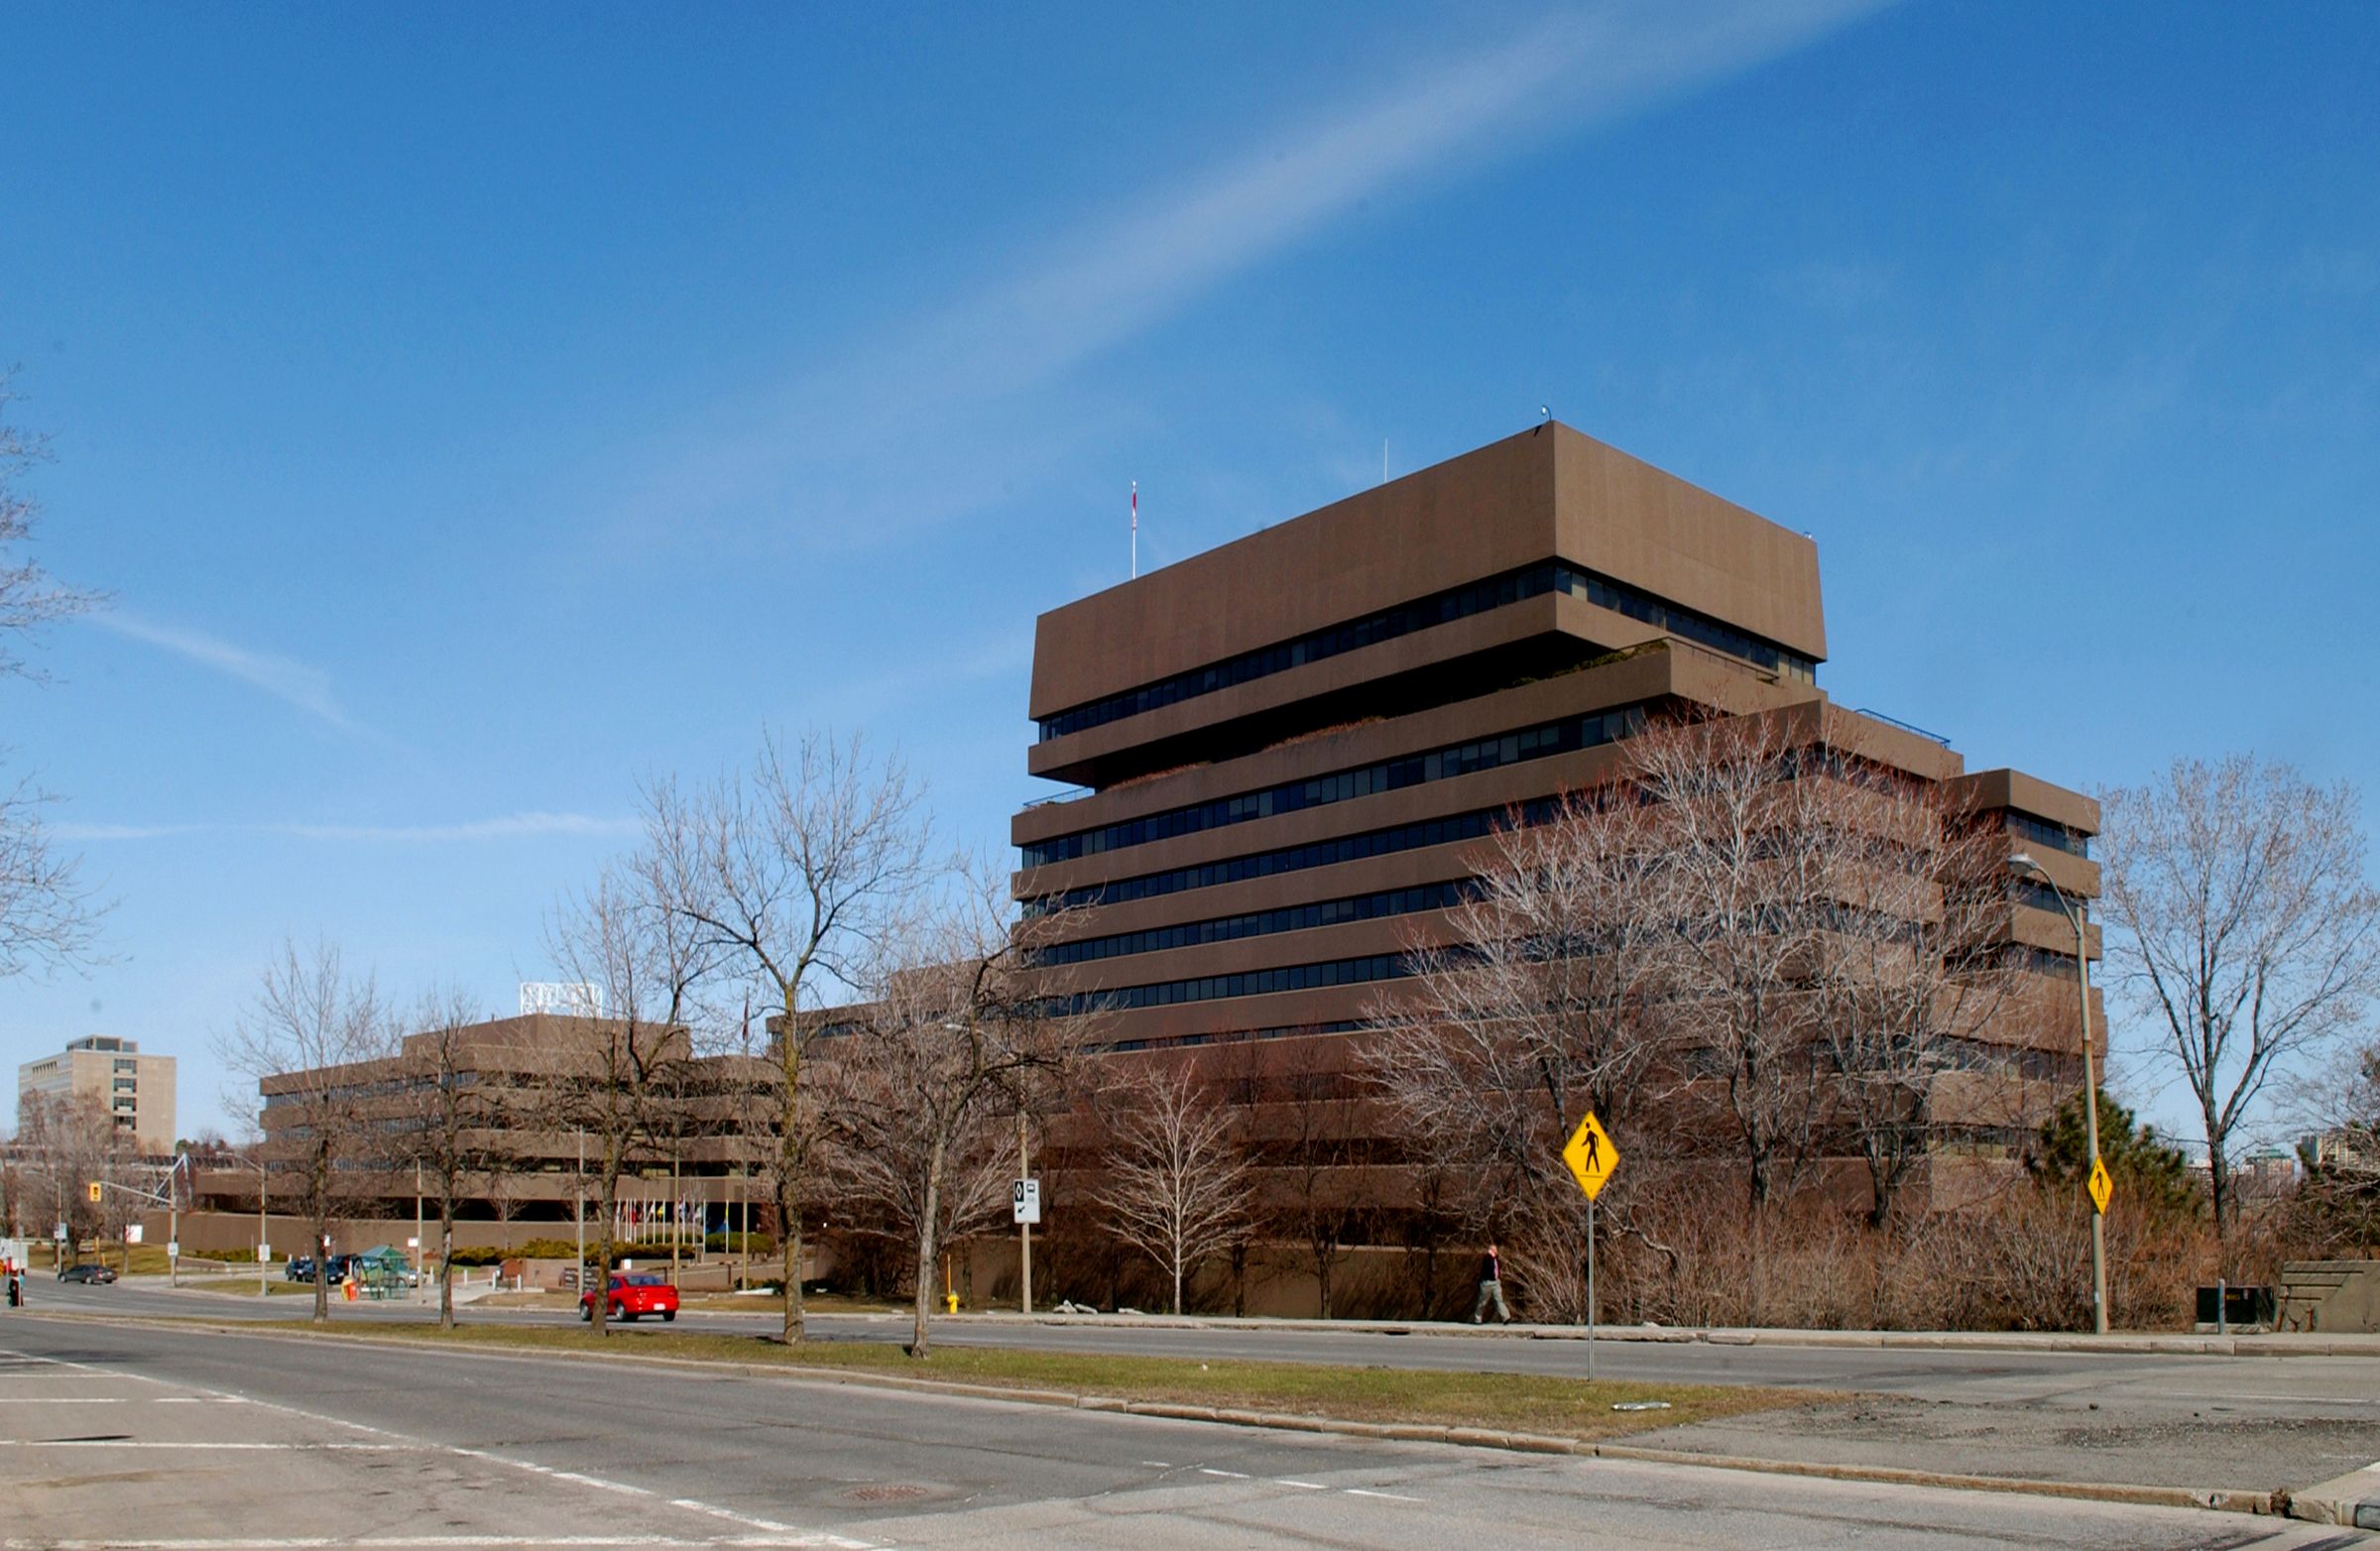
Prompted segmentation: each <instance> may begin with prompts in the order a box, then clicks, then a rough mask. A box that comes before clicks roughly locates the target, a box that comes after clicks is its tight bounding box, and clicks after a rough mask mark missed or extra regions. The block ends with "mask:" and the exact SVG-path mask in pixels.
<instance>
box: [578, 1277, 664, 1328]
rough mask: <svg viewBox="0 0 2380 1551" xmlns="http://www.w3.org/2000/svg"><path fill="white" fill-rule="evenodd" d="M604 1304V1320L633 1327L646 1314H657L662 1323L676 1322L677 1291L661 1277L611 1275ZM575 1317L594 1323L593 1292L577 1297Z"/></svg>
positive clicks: (590, 1290)
mask: <svg viewBox="0 0 2380 1551" xmlns="http://www.w3.org/2000/svg"><path fill="white" fill-rule="evenodd" d="M603 1301H604V1317H605V1318H607V1319H616V1320H619V1321H620V1322H622V1323H623V1324H633V1323H634V1322H635V1321H637V1320H638V1319H641V1318H642V1317H644V1316H645V1315H648V1314H658V1315H659V1316H660V1317H661V1318H662V1319H664V1320H673V1319H675V1318H677V1289H676V1288H675V1287H672V1286H670V1285H669V1283H668V1282H667V1281H666V1280H665V1279H664V1278H662V1277H659V1276H654V1275H649V1274H646V1273H643V1272H639V1273H637V1274H635V1275H624V1274H621V1273H619V1272H615V1273H613V1276H612V1290H611V1293H610V1294H609V1296H607V1297H606V1298H605V1299H604V1300H603ZM578 1317H579V1318H580V1319H582V1320H585V1321H587V1322H588V1323H590V1324H592V1323H593V1322H594V1319H595V1289H594V1288H592V1287H589V1288H588V1289H587V1290H586V1291H584V1292H582V1293H580V1294H579V1295H578Z"/></svg>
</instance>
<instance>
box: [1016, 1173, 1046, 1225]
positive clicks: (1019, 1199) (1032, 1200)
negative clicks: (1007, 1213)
mask: <svg viewBox="0 0 2380 1551" xmlns="http://www.w3.org/2000/svg"><path fill="white" fill-rule="evenodd" d="M1009 1205H1010V1206H1011V1207H1012V1208H1014V1209H1015V1214H1016V1221H1017V1222H1019V1223H1038V1222H1040V1221H1041V1181H1039V1180H1037V1179H1020V1180H1018V1181H1016V1183H1015V1185H1014V1186H1012V1187H1011V1189H1010V1191H1009Z"/></svg>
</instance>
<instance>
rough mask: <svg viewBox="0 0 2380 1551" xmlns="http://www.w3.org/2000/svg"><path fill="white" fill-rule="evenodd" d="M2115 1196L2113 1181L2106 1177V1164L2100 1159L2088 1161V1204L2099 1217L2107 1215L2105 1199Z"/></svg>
mask: <svg viewBox="0 0 2380 1551" xmlns="http://www.w3.org/2000/svg"><path fill="white" fill-rule="evenodd" d="M2114 1194H2115V1181H2114V1180H2112V1179H2109V1178H2108V1177H2107V1164H2106V1162H2105V1160H2103V1159H2100V1158H2092V1159H2091V1160H2090V1204H2091V1206H2092V1207H2093V1208H2095V1209H2096V1210H2097V1212H2098V1214H2099V1215H2100V1216H2101V1217H2105V1216H2106V1215H2107V1198H2108V1197H2109V1196H2111V1195H2114Z"/></svg>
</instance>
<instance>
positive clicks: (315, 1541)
mask: <svg viewBox="0 0 2380 1551" xmlns="http://www.w3.org/2000/svg"><path fill="white" fill-rule="evenodd" d="M830 1544H832V1543H831V1542H829V1541H826V1540H821V1539H819V1538H818V1537H816V1536H814V1535H796V1536H791V1537H783V1536H770V1535H717V1536H712V1537H710V1538H707V1539H703V1540H686V1539H682V1538H679V1537H677V1536H674V1535H373V1536H368V1537H366V1538H363V1539H349V1538H346V1537H344V1536H342V1537H340V1538H338V1539H330V1538H326V1537H302V1538H293V1537H285V1538H282V1539H274V1540H258V1539H254V1538H242V1539H239V1540H121V1539H111V1540H16V1539H9V1540H0V1551H318V1548H327V1547H333V1546H336V1547H355V1546H365V1547H382V1546H385V1547H393V1548H408V1551H410V1548H413V1547H422V1546H439V1547H455V1548H458V1551H461V1548H479V1547H506V1546H525V1547H535V1548H541V1547H545V1546H653V1547H656V1548H658V1551H709V1548H712V1547H717V1546H755V1547H763V1548H770V1551H809V1548H813V1547H828V1546H830ZM842 1544H845V1545H849V1544H853V1542H849V1541H845V1542H842Z"/></svg>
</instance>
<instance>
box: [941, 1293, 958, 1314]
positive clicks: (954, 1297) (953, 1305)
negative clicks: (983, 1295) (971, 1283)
mask: <svg viewBox="0 0 2380 1551" xmlns="http://www.w3.org/2000/svg"><path fill="white" fill-rule="evenodd" d="M942 1302H943V1304H944V1306H945V1307H947V1308H948V1309H949V1310H950V1312H951V1313H953V1314H956V1313H958V1312H959V1295H958V1294H957V1293H955V1292H946V1293H944V1294H942Z"/></svg>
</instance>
